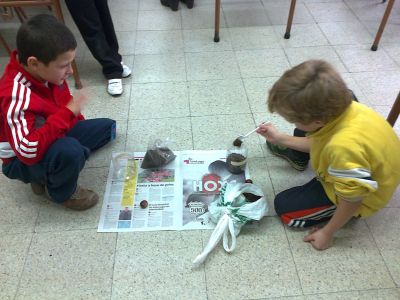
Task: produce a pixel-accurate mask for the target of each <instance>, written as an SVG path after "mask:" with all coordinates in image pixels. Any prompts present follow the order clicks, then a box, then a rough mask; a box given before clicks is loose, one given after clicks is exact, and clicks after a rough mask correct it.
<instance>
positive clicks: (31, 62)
mask: <svg viewBox="0 0 400 300" xmlns="http://www.w3.org/2000/svg"><path fill="white" fill-rule="evenodd" d="M39 63H40V62H39V60H38V59H37V57H35V56H29V57H28V59H27V60H26V65H27V66H28V67H29V68H37V67H38V65H39Z"/></svg>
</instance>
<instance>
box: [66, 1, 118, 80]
mask: <svg viewBox="0 0 400 300" xmlns="http://www.w3.org/2000/svg"><path fill="white" fill-rule="evenodd" d="M97 2H107V1H104V0H65V3H66V4H67V7H68V10H69V11H70V13H71V16H72V18H73V19H74V22H75V24H76V25H77V27H78V29H79V31H80V33H81V35H82V37H83V39H84V40H85V43H86V45H87V46H88V48H89V50H90V52H91V53H92V55H93V56H94V58H96V60H98V61H99V63H100V64H101V65H102V67H103V74H104V76H105V77H106V78H107V79H116V78H122V65H121V56H120V55H119V53H118V51H116V49H115V47H116V45H115V43H113V44H112V45H110V44H109V41H108V36H106V35H108V34H109V32H105V28H104V27H103V23H102V20H101V18H102V17H103V16H101V15H100V13H99V11H98V10H97ZM117 50H118V46H117Z"/></svg>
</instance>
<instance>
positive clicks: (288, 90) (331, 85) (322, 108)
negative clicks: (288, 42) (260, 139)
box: [268, 60, 352, 125]
mask: <svg viewBox="0 0 400 300" xmlns="http://www.w3.org/2000/svg"><path fill="white" fill-rule="evenodd" d="M351 101H352V99H351V93H350V91H349V90H348V88H347V86H346V84H345V82H344V81H343V79H342V78H341V76H340V75H339V73H338V72H337V71H336V70H335V69H334V68H333V67H332V66H331V65H330V64H328V63H327V62H325V61H323V60H309V61H306V62H303V63H302V64H300V65H298V66H295V67H294V68H292V69H290V70H288V71H286V72H285V73H284V74H283V75H282V77H281V78H279V80H278V81H277V82H276V83H275V84H274V85H273V87H272V89H271V90H270V92H269V97H268V108H269V111H270V112H277V113H278V114H280V115H282V116H283V117H284V118H285V119H287V120H288V121H289V122H291V123H296V122H298V123H302V124H307V125H308V124H310V123H311V122H313V121H317V120H318V121H323V122H329V121H330V120H333V119H335V118H336V117H338V116H339V115H341V114H342V113H343V112H344V111H345V110H346V108H347V107H348V106H349V105H350V104H351Z"/></svg>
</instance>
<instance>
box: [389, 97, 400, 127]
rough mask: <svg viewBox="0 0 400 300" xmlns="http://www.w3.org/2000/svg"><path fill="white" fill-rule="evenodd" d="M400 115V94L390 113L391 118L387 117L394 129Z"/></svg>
mask: <svg viewBox="0 0 400 300" xmlns="http://www.w3.org/2000/svg"><path fill="white" fill-rule="evenodd" d="M399 113H400V92H399V94H398V95H397V98H396V100H395V101H394V103H393V106H392V109H391V110H390V112H389V116H388V117H387V121H388V122H389V124H390V125H392V127H393V126H394V124H395V123H396V121H397V118H398V117H399Z"/></svg>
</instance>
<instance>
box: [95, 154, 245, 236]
mask: <svg viewBox="0 0 400 300" xmlns="http://www.w3.org/2000/svg"><path fill="white" fill-rule="evenodd" d="M144 154H145V153H142V152H135V153H133V152H132V153H126V152H124V153H113V155H112V161H111V165H110V170H109V175H108V180H107V186H106V192H105V196H104V201H103V207H102V211H101V216H100V221H99V226H98V232H124V231H153V230H192V229H213V228H214V227H215V224H213V223H212V222H210V220H209V213H208V205H209V204H210V203H211V202H212V201H214V200H215V198H216V197H217V196H218V194H219V190H220V188H221V186H222V185H223V184H224V182H227V181H231V180H236V181H239V182H244V180H245V178H246V175H248V170H247V169H246V172H245V173H242V174H239V175H234V174H231V173H230V172H229V171H228V170H227V168H226V165H225V160H226V151H224V150H215V151H196V150H188V151H176V152H174V154H175V155H176V158H175V160H173V161H172V162H170V163H169V164H167V165H165V166H163V167H162V168H152V169H142V168H140V165H141V163H142V161H143V157H144Z"/></svg>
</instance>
